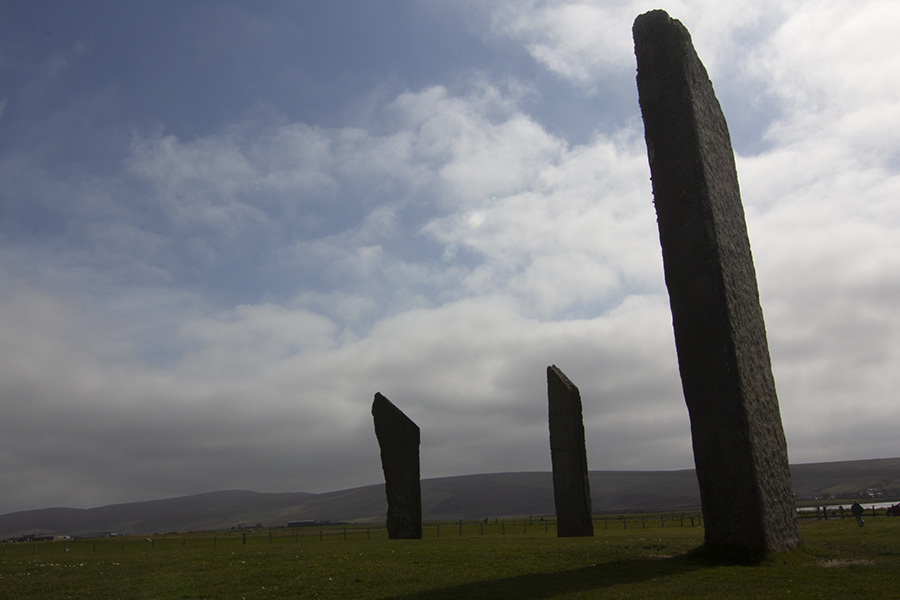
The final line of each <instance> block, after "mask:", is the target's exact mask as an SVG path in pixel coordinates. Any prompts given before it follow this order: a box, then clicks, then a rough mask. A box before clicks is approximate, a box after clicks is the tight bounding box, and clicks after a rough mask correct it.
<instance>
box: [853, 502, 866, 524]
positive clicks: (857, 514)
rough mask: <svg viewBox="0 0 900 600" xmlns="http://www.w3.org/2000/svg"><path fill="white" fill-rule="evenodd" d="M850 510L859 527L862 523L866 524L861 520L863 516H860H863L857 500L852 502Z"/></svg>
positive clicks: (860, 505)
mask: <svg viewBox="0 0 900 600" xmlns="http://www.w3.org/2000/svg"><path fill="white" fill-rule="evenodd" d="M850 512H851V513H852V514H853V516H854V517H856V523H857V524H858V525H859V526H860V527H862V526H863V525H865V524H866V522H865V521H863V518H862V516H863V507H862V504H860V503H859V502H854V503H853V506H851V507H850Z"/></svg>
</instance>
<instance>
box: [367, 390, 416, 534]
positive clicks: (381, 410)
mask: <svg viewBox="0 0 900 600" xmlns="http://www.w3.org/2000/svg"><path fill="white" fill-rule="evenodd" d="M372 418H373V419H374V420H375V437H377V438H378V445H379V447H380V448H381V468H382V469H383V470H384V491H385V493H386V494H387V501H388V512H387V531H388V537H389V538H390V539H392V540H395V539H421V537H422V490H421V487H420V484H419V440H420V437H419V427H418V426H417V425H416V424H415V423H413V422H412V420H410V418H409V417H407V416H406V415H405V414H403V412H402V411H401V410H400V409H399V408H397V407H396V406H394V405H393V404H392V403H391V401H390V400H388V399H387V398H385V397H384V396H382V395H381V394H375V400H374V402H372Z"/></svg>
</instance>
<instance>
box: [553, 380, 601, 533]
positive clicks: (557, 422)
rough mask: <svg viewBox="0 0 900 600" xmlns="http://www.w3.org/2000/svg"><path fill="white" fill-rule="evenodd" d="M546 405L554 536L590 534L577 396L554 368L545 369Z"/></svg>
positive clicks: (585, 466)
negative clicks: (554, 505) (547, 405)
mask: <svg viewBox="0 0 900 600" xmlns="http://www.w3.org/2000/svg"><path fill="white" fill-rule="evenodd" d="M547 398H548V400H549V405H550V461H551V463H552V464H553V497H554V500H555V501H556V522H557V526H556V535H557V536H558V537H577V536H592V535H594V523H593V521H592V520H591V484H590V481H589V480H588V466H587V450H586V449H585V445H584V420H583V419H582V414H581V394H580V393H579V392H578V388H577V387H575V384H573V383H572V382H571V381H569V378H568V377H566V376H565V374H564V373H563V372H562V371H560V370H559V368H558V367H557V366H556V365H551V366H549V367H547Z"/></svg>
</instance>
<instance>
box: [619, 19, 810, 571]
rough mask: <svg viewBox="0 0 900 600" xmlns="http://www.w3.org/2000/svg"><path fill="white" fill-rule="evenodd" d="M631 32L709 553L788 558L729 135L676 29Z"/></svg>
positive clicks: (776, 433)
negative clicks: (783, 553)
mask: <svg viewBox="0 0 900 600" xmlns="http://www.w3.org/2000/svg"><path fill="white" fill-rule="evenodd" d="M633 33H634V48H635V55H636V57H637V87H638V95H639V98H640V106H641V113H642V115H643V118H644V134H645V139H646V142H647V155H648V157H649V161H650V173H651V176H652V180H653V198H654V204H655V206H656V215H657V223H658V225H659V239H660V244H661V245H662V254H663V266H664V269H665V279H666V286H667V287H668V290H669V304H670V307H671V310H672V323H673V326H674V329H675V345H676V348H677V351H678V367H679V370H680V372H681V383H682V389H683V391H684V398H685V402H686V403H687V407H688V412H689V413H690V420H691V435H692V438H693V447H694V463H695V465H696V468H697V479H698V481H699V484H700V498H701V502H702V505H703V516H704V520H705V524H706V530H705V538H706V544H707V546H709V547H712V548H716V547H728V546H733V547H737V548H742V549H746V550H749V551H754V552H763V553H767V552H775V551H780V550H786V549H789V548H792V547H794V546H796V545H797V543H798V542H799V540H800V535H799V531H798V527H797V518H796V515H795V513H794V505H793V491H792V489H791V478H790V470H789V467H788V455H787V445H786V443H785V438H784V430H783V428H782V424H781V415H780V413H779V408H778V398H777V396H776V394H775V381H774V378H773V376H772V367H771V363H770V360H769V349H768V342H767V341H766V329H765V323H764V321H763V313H762V308H761V307H760V303H759V293H758V291H757V285H756V272H755V270H754V267H753V258H752V256H751V254H750V241H749V238H748V236H747V227H746V224H745V222H744V209H743V206H742V204H741V197H740V189H739V187H738V179H737V170H736V168H735V162H734V153H733V150H732V147H731V138H730V136H729V134H728V126H727V124H726V122H725V117H724V115H723V114H722V109H721V107H720V106H719V102H718V100H717V99H716V96H715V93H714V91H713V87H712V83H711V82H710V81H709V77H708V76H707V73H706V69H705V68H704V67H703V64H702V63H701V62H700V59H699V58H698V56H697V53H696V52H695V50H694V47H693V45H692V43H691V36H690V34H689V33H688V31H687V29H686V28H685V27H684V26H683V25H682V24H681V23H680V22H679V21H677V20H675V19H672V18H670V17H669V15H668V14H666V13H665V12H664V11H661V10H655V11H651V12H648V13H645V14H642V15H640V16H639V17H638V18H637V19H635V22H634V28H633Z"/></svg>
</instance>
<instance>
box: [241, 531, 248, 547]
mask: <svg viewBox="0 0 900 600" xmlns="http://www.w3.org/2000/svg"><path fill="white" fill-rule="evenodd" d="M241 543H242V544H243V545H245V546H246V545H247V534H246V533H245V534H244V537H243V542H241Z"/></svg>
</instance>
